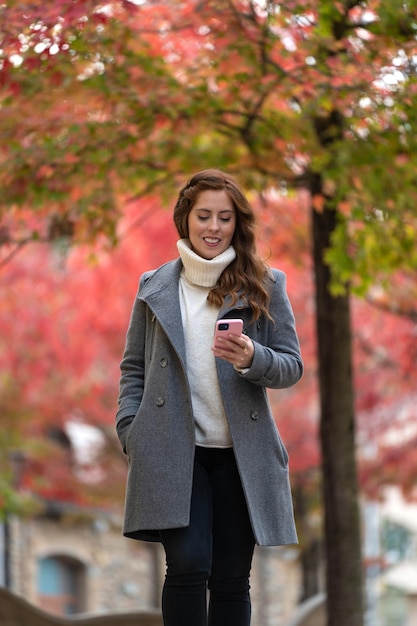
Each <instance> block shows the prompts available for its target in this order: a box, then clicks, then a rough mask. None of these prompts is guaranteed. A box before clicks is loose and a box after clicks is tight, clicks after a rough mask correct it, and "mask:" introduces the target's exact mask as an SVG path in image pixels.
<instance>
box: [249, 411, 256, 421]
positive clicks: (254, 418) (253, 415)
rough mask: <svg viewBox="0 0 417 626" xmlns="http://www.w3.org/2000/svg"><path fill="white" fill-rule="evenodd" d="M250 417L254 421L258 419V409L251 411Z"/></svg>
mask: <svg viewBox="0 0 417 626" xmlns="http://www.w3.org/2000/svg"><path fill="white" fill-rule="evenodd" d="M250 417H251V419H253V420H255V421H256V420H257V419H258V411H251V414H250Z"/></svg>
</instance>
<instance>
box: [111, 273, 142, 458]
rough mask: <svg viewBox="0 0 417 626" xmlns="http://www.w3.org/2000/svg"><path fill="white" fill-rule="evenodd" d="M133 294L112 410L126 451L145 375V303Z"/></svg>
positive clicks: (140, 398)
mask: <svg viewBox="0 0 417 626" xmlns="http://www.w3.org/2000/svg"><path fill="white" fill-rule="evenodd" d="M143 281H144V277H142V278H141V281H140V286H139V291H138V294H137V296H136V299H135V302H134V305H133V308H132V312H131V316H130V321H129V326H128V330H127V334H126V344H125V350H124V353H123V358H122V361H121V363H120V372H121V375H120V384H119V398H118V407H119V408H118V411H117V413H116V429H117V434H118V436H119V439H120V443H121V445H122V448H123V450H124V451H126V437H127V433H128V430H129V426H130V424H131V423H132V421H133V419H134V417H135V415H136V413H137V411H138V410H139V407H140V403H141V400H142V395H143V389H144V378H145V337H146V304H145V303H144V302H143V301H142V300H140V299H139V297H138V296H139V293H140V288H141V286H142V284H143Z"/></svg>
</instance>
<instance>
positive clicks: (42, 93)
mask: <svg viewBox="0 0 417 626" xmlns="http://www.w3.org/2000/svg"><path fill="white" fill-rule="evenodd" d="M416 32H417V3H416V2H408V3H400V4H398V3H395V2H388V3H387V2H384V3H382V2H340V3H336V4H334V3H332V2H323V1H318V0H315V1H313V0H312V1H305V2H287V3H285V5H284V4H283V3H280V2H273V1H266V2H262V1H259V2H258V1H256V2H255V1H249V0H242V1H240V2H237V1H234V0H229V1H216V2H215V1H210V0H209V1H207V2H198V1H196V0H187V1H185V2H169V1H165V2H157V1H151V0H148V1H147V0H136V1H133V0H125V1H122V0H120V1H118V2H113V1H109V2H107V3H103V2H96V1H93V0H89V1H80V2H70V1H69V0H59V1H56V2H54V3H53V6H45V5H44V3H41V2H37V1H34V2H32V3H31V4H30V7H29V6H27V5H26V3H23V2H13V1H10V2H6V3H4V4H3V5H2V6H1V7H0V84H1V92H0V137H1V142H0V163H1V168H0V188H1V197H0V211H1V213H0V219H1V221H0V515H1V518H0V519H1V521H0V585H2V586H3V587H5V588H7V589H8V590H10V591H11V592H13V593H14V594H16V595H18V596H23V597H24V598H26V599H27V600H29V601H30V602H31V603H32V604H34V605H36V606H38V607H40V608H43V609H44V610H46V611H47V612H49V613H54V614H56V615H61V616H65V615H67V616H69V615H77V614H80V613H85V612H87V613H96V612H114V611H144V610H159V607H160V593H161V587H162V582H163V576H164V562H163V555H162V553H161V550H160V549H159V546H155V545H151V544H149V545H147V544H143V543H139V542H134V541H130V540H127V539H124V538H122V536H121V519H122V513H123V498H124V484H125V476H126V460H125V457H124V455H123V453H122V451H121V450H120V446H119V443H118V440H117V438H116V434H115V428H114V416H115V412H116V404H117V393H118V381H119V363H120V360H121V357H122V353H123V348H124V341H125V333H126V329H127V324H128V321H129V316H130V311H131V307H132V304H133V301H134V298H135V294H136V291H137V286H138V280H139V277H140V275H141V273H142V272H144V271H146V270H149V269H152V268H155V267H156V266H158V265H160V264H161V263H164V262H165V261H168V260H170V259H172V258H175V257H176V256H177V251H176V240H177V236H176V232H175V229H174V226H173V223H172V209H173V206H174V204H175V200H176V197H177V193H178V191H179V189H180V187H181V186H182V185H183V184H184V183H185V182H186V180H187V179H188V178H189V177H190V176H191V175H192V174H193V173H194V172H195V171H196V170H198V169H201V168H204V167H219V168H222V169H225V170H227V171H229V172H231V173H232V174H234V175H236V176H237V177H238V179H239V180H240V182H241V183H242V185H243V186H244V189H245V192H246V193H247V194H248V197H249V198H250V200H251V202H252V204H253V207H254V209H255V211H256V215H257V218H258V252H259V254H260V255H261V256H262V258H264V259H265V260H267V262H268V263H269V264H270V265H271V266H273V267H278V268H280V269H282V270H284V271H285V272H286V274H287V281H288V285H287V286H288V293H289V296H290V299H291V302H292V305H293V308H294V313H295V316H296V321H297V330H298V334H299V337H300V343H301V348H302V354H303V358H304V361H305V375H304V377H303V379H302V380H301V382H300V383H298V384H297V385H296V386H295V387H294V388H291V389H287V390H281V391H272V392H270V400H271V403H272V406H273V411H274V416H275V419H276V423H277V426H278V428H279V430H280V432H281V435H282V437H283V439H284V442H285V444H286V447H287V449H288V451H289V455H290V470H291V480H292V488H293V496H294V505H295V510H296V520H297V528H298V533H299V539H300V543H299V545H298V546H287V547H283V548H262V549H261V548H258V549H257V551H256V554H255V560H254V565H253V576H252V594H253V616H254V618H253V619H254V624H256V625H257V626H270V625H271V626H272V625H273V626H285V625H286V624H288V623H289V620H290V619H291V617H292V615H293V614H294V612H295V611H296V609H297V607H298V606H299V605H300V604H301V603H303V602H304V601H306V600H308V599H311V598H316V597H321V596H320V594H325V595H326V597H327V598H328V600H329V618H328V619H329V622H328V623H329V624H336V623H337V624H338V626H345V625H346V626H358V625H359V624H366V625H368V626H411V624H412V623H416V622H415V621H414V620H416V619H417V503H416V494H417V491H416V481H417V452H416V450H417V446H416V444H417V426H416V424H417V421H416V416H417V415H416V411H417V409H416V407H417V389H416V384H415V371H416V365H417V339H416V336H417V335H416V332H417V326H416V322H417V307H416V302H417V297H416V296H417V248H416V245H415V242H416V230H417V209H416V207H417V186H416V184H417V179H416V171H417V167H416V165H417V151H416V149H415V148H416V146H415V142H416V136H417V135H416V133H415V130H416V111H417V106H416V105H417V81H416V62H417V42H416V35H415V33H416ZM355 564H356V565H355ZM352 567H353V568H354V567H358V568H359V570H360V572H361V575H362V579H361V580H359V579H358V580H356V582H352V580H353V578H355V576H353V575H352V571H353V570H352ZM332 568H335V569H334V570H333V569H332ZM340 570H342V571H343V572H344V573H343V574H341V575H340V577H338V576H334V575H332V574H331V575H329V572H333V571H340ZM345 572H346V574H345ZM349 572H351V573H350V574H349ZM345 575H346V576H347V578H346V579H345V578H343V577H344V576H345ZM349 576H350V578H349ZM339 578H340V580H339ZM342 588H343V589H344V590H345V593H343V594H342V593H341V589H342ZM345 595H346V596H347V599H345V598H344V597H342V596H345ZM355 598H356V599H357V600H358V602H357V603H356V602H353V600H354V599H355ZM344 602H349V603H350V606H352V605H353V604H355V609H354V610H353V613H354V615H353V616H352V614H350V615H349V614H348V611H347V610H346V605H344ZM343 607H345V608H343ZM338 610H339V612H341V613H343V615H344V617H343V618H339V619H338V621H337V622H335V621H334V616H335V615H337V611H338ZM344 620H346V621H344Z"/></svg>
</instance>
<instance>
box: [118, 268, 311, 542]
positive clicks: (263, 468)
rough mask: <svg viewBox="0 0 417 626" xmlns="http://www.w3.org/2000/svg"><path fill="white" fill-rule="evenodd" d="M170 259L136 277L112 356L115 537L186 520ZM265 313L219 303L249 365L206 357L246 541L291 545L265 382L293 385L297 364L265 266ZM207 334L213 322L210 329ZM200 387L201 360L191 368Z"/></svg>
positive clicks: (277, 290) (189, 450)
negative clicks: (119, 463)
mask: <svg viewBox="0 0 417 626" xmlns="http://www.w3.org/2000/svg"><path fill="white" fill-rule="evenodd" d="M181 269H182V262H181V260H180V259H176V260H174V261H171V262H169V263H167V264H165V265H163V266H161V267H160V268H159V269H157V270H154V271H153V272H148V273H146V274H144V275H143V276H142V277H141V280H140V286H139V291H138V294H137V297H136V300H135V303H134V306H133V310H132V315H131V319H130V323H129V327H128V332H127V338H126V348H125V352H124V356H123V360H122V362H121V379H120V395H119V410H118V412H117V415H116V422H117V432H118V435H119V439H120V443H121V445H122V448H123V450H124V452H125V453H126V454H127V457H128V477H127V488H126V501H125V517H124V527H123V534H124V535H125V536H127V537H132V538H135V539H142V540H145V541H158V540H159V532H158V530H160V529H164V528H176V527H184V526H187V525H188V524H189V514H190V499H191V488H192V478H193V464H194V451H195V438H194V421H193V412H192V407H191V397H190V390H189V386H188V382H187V375H186V355H185V345H184V335H183V328H182V322H181V311H180V302H179V290H178V281H179V276H180V272H181ZM272 271H273V277H274V284H273V285H272V288H271V289H272V291H271V303H270V312H271V315H272V317H273V319H274V320H275V321H276V323H275V324H274V323H273V322H271V321H270V320H268V319H266V318H264V317H261V318H260V319H259V320H257V321H256V322H254V323H251V322H250V318H251V310H250V309H249V308H248V307H247V306H245V305H244V303H242V302H238V303H237V304H236V305H235V306H233V307H231V306H230V303H229V305H228V302H227V300H226V302H225V306H224V307H223V309H222V310H221V311H220V312H219V316H218V319H220V318H223V317H229V318H233V317H240V318H242V319H243V320H244V332H245V333H246V334H247V335H248V336H249V337H250V338H251V339H252V341H253V344H254V347H255V352H254V357H253V362H252V365H251V367H250V368H249V370H248V371H247V372H246V373H244V374H241V373H238V372H237V371H236V370H235V369H234V368H233V366H232V365H231V364H230V363H228V362H227V361H224V360H223V359H219V358H216V366H217V371H218V377H219V381H220V388H221V394H222V398H223V403H224V408H225V412H226V416H227V419H228V422H229V427H230V432H231V435H232V440H233V448H234V453H235V456H236V461H237V466H238V469H239V473H240V477H241V481H242V485H243V490H244V493H245V496H246V501H247V505H248V510H249V516H250V519H251V523H252V528H253V533H254V536H255V541H256V543H258V544H259V545H284V544H291V543H296V542H297V534H296V530H295V523H294V516H293V507H292V497H291V491H290V483H289V476H288V455H287V451H286V449H285V446H284V444H283V442H282V440H281V437H280V435H279V432H278V429H277V426H276V424H275V422H274V418H273V416H272V413H271V409H270V406H269V402H268V398H267V393H266V388H267V387H270V388H275V389H280V388H285V387H290V386H291V385H293V384H294V383H296V382H297V381H298V380H299V379H300V377H301V375H302V371H303V363H302V360H301V355H300V347H299V343H298V338H297V334H296V330H295V322H294V316H293V313H292V309H291V305H290V302H289V300H288V297H287V294H286V288H285V283H286V279H285V274H284V273H283V272H281V271H279V270H272ZM213 333H214V329H213ZM201 372H202V375H201V384H204V364H202V368H201Z"/></svg>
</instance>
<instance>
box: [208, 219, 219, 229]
mask: <svg viewBox="0 0 417 626" xmlns="http://www.w3.org/2000/svg"><path fill="white" fill-rule="evenodd" d="M209 230H219V222H218V220H216V218H213V219H211V220H210V224H209Z"/></svg>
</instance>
